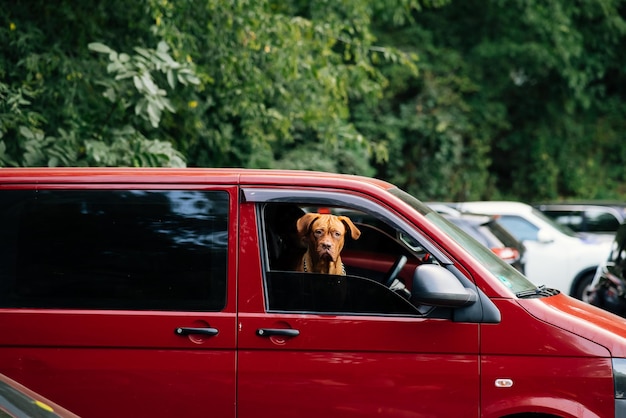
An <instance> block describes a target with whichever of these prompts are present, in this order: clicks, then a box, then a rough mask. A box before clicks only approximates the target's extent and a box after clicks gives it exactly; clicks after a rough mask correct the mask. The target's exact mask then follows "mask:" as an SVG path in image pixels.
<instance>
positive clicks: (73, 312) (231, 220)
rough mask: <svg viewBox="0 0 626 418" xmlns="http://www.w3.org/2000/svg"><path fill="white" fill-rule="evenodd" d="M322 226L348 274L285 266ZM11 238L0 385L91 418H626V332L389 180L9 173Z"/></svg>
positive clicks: (4, 270) (266, 174) (0, 243)
mask: <svg viewBox="0 0 626 418" xmlns="http://www.w3.org/2000/svg"><path fill="white" fill-rule="evenodd" d="M322 210H324V211H326V213H327V212H328V211H329V210H330V212H332V211H333V210H335V211H337V212H343V213H349V212H351V213H355V212H361V213H362V214H363V216H361V217H360V219H361V221H362V222H361V223H360V224H359V225H356V224H355V226H354V227H355V228H358V229H359V231H360V235H359V234H357V233H356V230H355V232H354V233H352V231H350V232H351V233H350V234H345V232H346V231H345V228H346V227H345V226H344V227H343V228H341V227H339V228H337V229H336V230H335V231H334V232H335V234H333V237H335V239H340V238H341V239H345V245H344V248H343V251H342V253H341V259H342V261H343V267H345V273H346V274H345V275H344V274H337V275H334V274H321V273H315V272H311V271H306V272H305V271H302V270H303V269H301V268H299V269H294V268H290V267H289V265H290V261H298V259H297V258H295V257H296V256H299V257H301V256H302V253H301V252H300V253H299V251H300V249H301V248H300V246H301V244H302V238H303V236H304V235H305V234H306V236H309V235H310V234H309V230H308V229H306V230H305V231H304V232H303V233H302V234H300V235H299V234H298V231H297V229H296V225H297V221H298V220H299V219H301V217H302V216H303V215H304V214H305V213H306V215H305V216H307V219H309V218H311V216H310V214H320V212H321V211H322ZM313 218H315V217H313ZM313 218H312V219H313ZM372 219H374V220H375V221H373V222H370V220H372ZM354 220H355V222H356V220H357V217H356V216H355V219H354ZM335 221H337V220H335ZM313 222H314V221H313ZM335 224H336V222H335ZM339 225H343V224H339ZM309 227H310V229H311V232H312V233H315V232H316V231H318V232H319V231H321V228H317V229H313V223H311V224H309ZM335 227H336V226H335ZM349 227H350V226H349ZM350 228H352V227H350ZM320 233H321V232H320ZM346 235H348V236H349V237H353V236H354V237H355V239H352V238H345V237H346ZM0 236H1V237H2V239H1V240H0V266H1V268H0V372H1V373H4V374H6V375H7V376H9V377H11V378H13V379H16V380H18V381H19V382H20V383H22V384H24V385H26V386H29V387H33V388H36V389H37V390H38V391H40V392H41V393H43V394H45V395H46V396H47V397H50V398H51V399H54V400H55V401H56V402H58V403H59V404H61V405H64V406H65V407H66V408H68V409H70V410H72V411H74V412H75V413H76V414H79V415H81V416H85V417H89V418H104V417H106V418H109V417H116V418H124V417H151V418H158V417H185V418H195V417H206V416H215V417H220V418H253V417H254V418H257V417H265V416H271V417H272V418H292V417H298V418H314V417H315V418H318V417H325V418H357V417H359V418H374V417H380V416H384V417H389V418H396V417H417V416H420V417H426V416H428V417H464V418H465V417H476V418H478V417H481V418H496V417H505V416H509V417H510V416H516V417H519V416H542V417H556V416H559V417H563V418H578V417H581V416H583V417H620V416H626V397H625V396H624V393H626V319H624V318H620V317H619V316H616V315H613V314H611V313H610V312H607V311H605V310H602V309H599V308H597V307H595V306H592V305H590V304H587V303H584V302H581V301H578V300H576V299H574V298H571V297H569V296H568V295H566V294H564V293H562V292H559V291H558V290H555V289H552V288H548V287H544V286H541V287H538V286H536V285H535V284H533V283H532V282H531V281H529V280H528V279H527V278H526V277H525V276H524V275H522V274H521V273H519V272H518V271H516V270H515V269H513V268H511V267H510V266H509V265H508V264H507V263H505V262H504V261H502V260H501V259H500V258H498V257H497V256H496V255H495V254H494V253H493V252H491V251H490V250H489V249H487V248H486V247H484V246H483V245H481V244H479V243H478V242H477V241H476V240H475V239H473V238H471V237H470V236H469V235H467V234H466V233H464V232H463V231H462V230H461V229H460V228H457V227H454V226H453V225H452V224H451V223H450V222H449V221H447V220H445V219H443V218H442V217H441V216H440V215H439V214H437V213H436V212H434V211H433V210H431V209H430V208H428V207H427V206H426V205H424V204H423V203H422V202H420V201H419V200H417V199H415V198H414V197H413V196H411V195H409V194H407V193H405V192H403V191H401V190H400V189H398V188H397V187H395V186H393V185H391V184H389V183H387V182H384V181H381V180H377V179H371V178H365V177H357V176H348V175H339V174H331V173H318V172H303V171H272V170H244V169H200V168H198V169H144V168H142V169H139V168H138V169H131V168H109V169H106V168H99V169H96V168H2V169H0ZM356 238H358V239H356ZM298 253H299V255H298ZM299 261H300V263H299V264H302V258H300V260H299ZM398 283H400V284H403V285H404V286H403V289H402V292H398V291H397V289H400V286H399V285H398Z"/></svg>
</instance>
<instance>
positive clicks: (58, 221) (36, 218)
mask: <svg viewBox="0 0 626 418" xmlns="http://www.w3.org/2000/svg"><path fill="white" fill-rule="evenodd" d="M227 226H228V194H227V193H226V192H225V191H189V190H181V191H178V190H158V191H155V190H103V191H98V190H2V191H0V237H2V238H1V239H0V307H10V308H57V309H124V310H191V311H219V310H221V309H223V307H224V305H225V301H226V265H227V249H228V231H227Z"/></svg>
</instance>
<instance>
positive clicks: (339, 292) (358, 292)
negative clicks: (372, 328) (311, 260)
mask: <svg viewBox="0 0 626 418" xmlns="http://www.w3.org/2000/svg"><path fill="white" fill-rule="evenodd" d="M261 211H262V212H263V217H262V218H263V220H264V226H263V231H264V238H265V239H264V241H265V243H266V253H267V257H266V260H265V262H266V272H265V280H266V290H267V306H268V310H270V311H291V312H301V313H320V314H326V313H333V314H346V315H363V314H374V315H378V314H382V315H420V311H418V308H416V307H414V306H413V305H411V304H410V303H409V302H408V301H407V300H406V299H405V298H404V297H402V296H400V295H399V294H398V293H396V292H394V291H392V290H390V289H389V287H387V286H386V285H384V283H383V282H384V279H385V277H386V274H387V270H388V268H389V267H390V266H391V265H392V264H393V263H394V261H396V260H397V258H398V257H400V256H401V255H404V256H406V257H407V258H409V259H410V260H411V261H410V262H409V263H407V264H409V265H412V266H413V269H414V267H415V266H416V265H417V264H418V263H419V262H420V258H419V251H418V252H415V251H414V250H411V249H409V248H408V247H407V246H406V245H404V244H402V241H401V240H400V239H399V237H400V236H401V235H400V232H399V231H397V230H396V229H395V228H394V227H392V226H391V225H388V224H385V223H384V222H383V221H381V220H380V219H378V218H376V217H374V216H372V215H368V214H366V213H363V212H359V211H354V210H350V209H347V208H338V207H334V208H327V207H323V208H319V207H311V206H306V205H301V206H298V205H295V204H283V203H274V204H265V205H263V207H262V209H261ZM309 212H315V213H334V214H340V215H342V216H348V217H349V218H350V219H351V220H352V222H353V223H354V225H355V226H356V227H357V228H358V229H359V231H360V236H359V238H358V239H356V240H354V239H352V238H350V236H349V234H346V235H347V236H346V238H345V242H344V247H343V251H342V252H341V259H342V261H343V265H344V271H345V273H346V274H345V275H333V274H316V273H310V272H307V273H305V272H301V271H297V268H298V265H299V263H300V260H301V259H302V256H303V254H304V252H305V251H306V247H305V246H304V245H303V243H302V241H301V239H300V237H299V235H298V232H297V228H296V222H297V220H298V218H300V217H301V216H302V215H304V214H305V213H309ZM422 255H423V254H422ZM409 270H410V269H409ZM411 271H412V270H411ZM411 277H412V276H411V275H410V274H407V273H404V274H401V275H400V276H399V279H400V280H401V281H402V283H403V285H404V286H407V287H410V281H411Z"/></svg>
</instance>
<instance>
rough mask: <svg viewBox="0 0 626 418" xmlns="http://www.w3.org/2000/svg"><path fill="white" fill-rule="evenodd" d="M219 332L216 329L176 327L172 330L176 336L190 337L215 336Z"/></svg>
mask: <svg viewBox="0 0 626 418" xmlns="http://www.w3.org/2000/svg"><path fill="white" fill-rule="evenodd" d="M218 332H219V331H218V330H217V328H187V327H178V328H176V329H175V330H174V334H176V335H190V334H202V335H210V336H213V335H217V333H218Z"/></svg>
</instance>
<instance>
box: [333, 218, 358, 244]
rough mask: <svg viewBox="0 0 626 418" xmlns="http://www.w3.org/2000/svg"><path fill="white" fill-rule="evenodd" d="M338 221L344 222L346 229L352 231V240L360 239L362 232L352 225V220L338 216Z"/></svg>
mask: <svg viewBox="0 0 626 418" xmlns="http://www.w3.org/2000/svg"><path fill="white" fill-rule="evenodd" d="M337 219H339V220H340V221H341V222H343V224H344V225H345V226H346V228H348V229H349V230H350V236H351V237H352V239H359V237H360V236H361V231H359V228H357V227H356V226H355V225H354V224H353V223H352V220H351V219H350V218H348V217H347V216H337Z"/></svg>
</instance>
